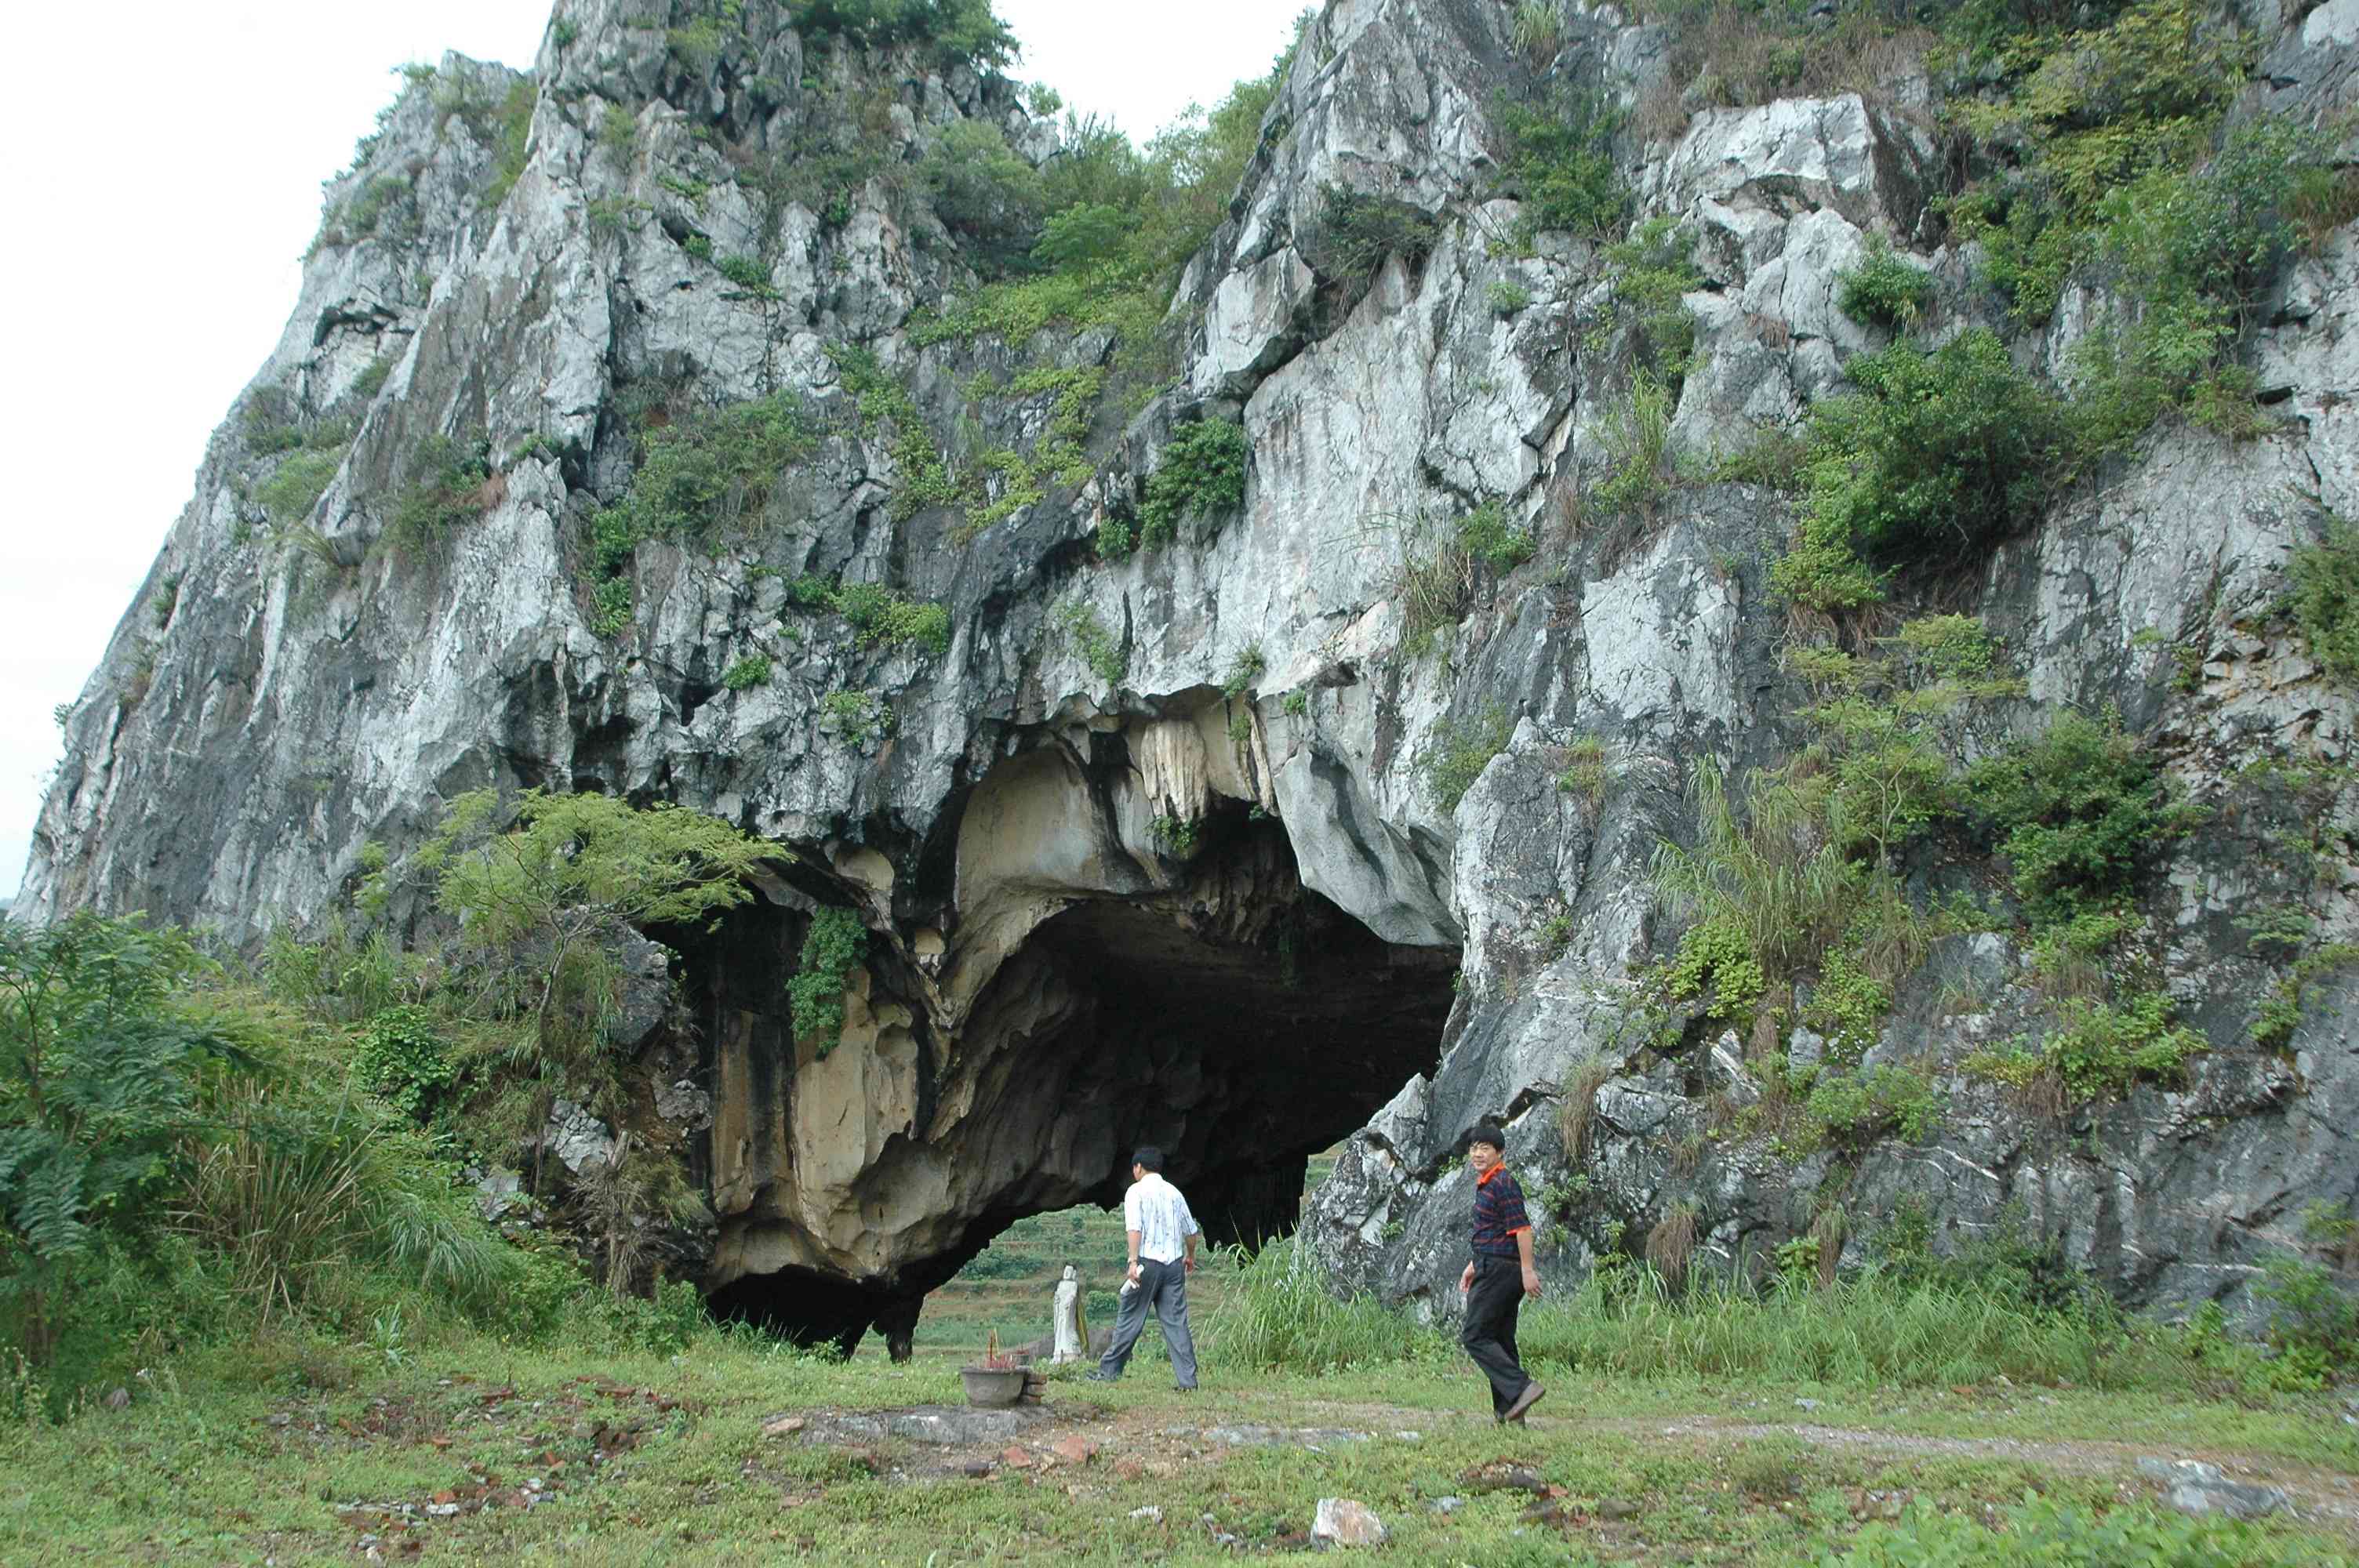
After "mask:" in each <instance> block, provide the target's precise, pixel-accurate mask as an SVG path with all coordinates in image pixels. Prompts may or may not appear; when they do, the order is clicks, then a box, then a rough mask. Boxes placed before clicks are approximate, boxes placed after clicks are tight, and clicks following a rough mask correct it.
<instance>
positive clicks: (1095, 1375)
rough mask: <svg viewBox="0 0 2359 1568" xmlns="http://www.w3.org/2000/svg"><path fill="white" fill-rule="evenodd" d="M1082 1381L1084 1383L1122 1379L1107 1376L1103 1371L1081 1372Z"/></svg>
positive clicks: (1113, 1381)
mask: <svg viewBox="0 0 2359 1568" xmlns="http://www.w3.org/2000/svg"><path fill="white" fill-rule="evenodd" d="M1082 1381H1083V1382H1084V1383H1119V1382H1121V1381H1122V1379H1121V1378H1120V1377H1113V1378H1109V1377H1107V1376H1106V1375H1105V1374H1104V1373H1103V1372H1084V1373H1082Z"/></svg>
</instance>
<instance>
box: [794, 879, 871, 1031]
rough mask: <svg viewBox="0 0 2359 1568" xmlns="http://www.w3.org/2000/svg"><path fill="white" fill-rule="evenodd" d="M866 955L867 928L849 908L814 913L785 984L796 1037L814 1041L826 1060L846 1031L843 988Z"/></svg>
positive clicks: (832, 908)
mask: <svg viewBox="0 0 2359 1568" xmlns="http://www.w3.org/2000/svg"><path fill="white" fill-rule="evenodd" d="M867 956H868V928H867V927H866V926H865V925H862V924H861V922H860V916H859V915H858V914H854V913H853V911H851V910H848V909H838V908H835V907H833V906H832V905H831V906H828V907H825V908H822V909H821V910H819V911H818V912H817V913H815V914H812V916H811V923H810V930H808V931H806V932H804V933H803V946H802V952H801V954H800V956H799V957H797V958H796V960H795V972H794V974H793V976H792V977H791V978H790V979H788V981H787V1004H788V1009H789V1011H790V1012H791V1015H792V1017H793V1019H794V1027H795V1038H796V1039H798V1040H813V1041H816V1042H817V1043H818V1045H817V1050H818V1053H819V1054H820V1055H821V1056H822V1057H824V1056H825V1055H826V1054H828V1053H829V1052H830V1051H832V1050H834V1049H835V1044H836V1040H837V1038H838V1036H840V1035H841V1034H842V1033H843V988H844V987H845V985H847V984H848V983H849V982H850V979H851V975H852V971H853V969H854V968H858V967H859V965H860V964H861V962H862V960H864V958H866V957H867Z"/></svg>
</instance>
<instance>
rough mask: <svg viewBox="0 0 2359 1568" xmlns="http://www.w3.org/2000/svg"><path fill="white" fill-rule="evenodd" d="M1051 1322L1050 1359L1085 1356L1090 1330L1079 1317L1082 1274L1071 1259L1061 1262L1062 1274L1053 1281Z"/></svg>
mask: <svg viewBox="0 0 2359 1568" xmlns="http://www.w3.org/2000/svg"><path fill="white" fill-rule="evenodd" d="M1054 1322H1055V1327H1056V1331H1057V1351H1056V1355H1055V1357H1053V1359H1055V1360H1057V1361H1060V1362H1064V1361H1079V1360H1082V1359H1083V1358H1084V1357H1087V1355H1088V1354H1089V1352H1088V1350H1087V1349H1086V1348H1085V1347H1086V1346H1088V1344H1089V1342H1090V1334H1089V1329H1088V1327H1087V1326H1086V1325H1084V1324H1083V1323H1082V1278H1081V1275H1080V1274H1079V1273H1077V1272H1075V1271H1074V1269H1073V1266H1072V1265H1071V1263H1068V1264H1066V1265H1065V1277H1064V1278H1063V1279H1062V1280H1060V1281H1057V1304H1056V1308H1055V1314H1054Z"/></svg>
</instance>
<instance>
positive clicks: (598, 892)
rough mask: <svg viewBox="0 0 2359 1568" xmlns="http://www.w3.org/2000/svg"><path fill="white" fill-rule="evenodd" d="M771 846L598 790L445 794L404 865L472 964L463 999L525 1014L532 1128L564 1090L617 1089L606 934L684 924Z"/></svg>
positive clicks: (702, 916) (600, 1096) (614, 1001)
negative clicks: (533, 1092)
mask: <svg viewBox="0 0 2359 1568" xmlns="http://www.w3.org/2000/svg"><path fill="white" fill-rule="evenodd" d="M776 858H777V849H776V848H775V847H774V846H772V845H769V844H766V843H765V842H763V841H762V840H761V839H758V838H750V837H748V836H746V835H745V834H743V833H740V832H739V831H738V830H737V829H735V828H734V827H730V826H729V825H728V824H727V823H725V822H722V821H720V820H718V819H717V818H714V817H711V816H702V815H701V814H699V813H697V812H693V811H682V810H679V809H678V808H677V807H673V806H651V807H648V808H647V809H644V810H642V809H637V808H634V807H633V806H630V805H628V804H627V803H625V802H624V801H621V800H617V799H615V798H614V797H613V796H611V795H590V794H583V795H549V794H545V793H543V792H541V791H539V790H527V791H525V792H524V793H523V794H522V795H518V796H516V797H515V798H514V799H513V800H505V801H504V800H503V799H501V797H500V796H499V795H497V794H496V793H495V792H494V791H490V790H478V791H474V792H473V793H471V794H467V795H460V796H459V797H458V798H456V799H455V800H453V801H451V805H450V806H449V808H448V810H447V811H446V812H445V813H444V815H443V818H442V821H441V822H440V824H439V825H438V826H437V827H436V828H435V830H434V832H433V833H432V834H431V835H430V836H429V838H427V840H426V841H425V843H424V844H423V845H421V846H420V847H419V849H418V850H417V852H416V853H414V854H413V855H411V856H410V858H409V860H408V863H407V866H406V867H405V868H404V870H405V871H406V873H407V874H408V876H410V877H413V878H415V879H417V880H418V881H420V882H422V883H424V884H426V885H429V886H430V887H431V888H432V889H433V892H434V897H435V903H436V905H437V907H438V908H440V910H441V911H442V912H443V913H444V914H447V915H449V916H450V917H451V919H452V920H453V921H454V922H456V924H457V936H456V938H455V941H456V944H457V947H458V951H459V952H460V953H461V954H462V955H463V956H464V957H467V958H468V959H470V960H472V965H471V968H472V972H473V974H474V976H475V977H476V995H475V997H474V999H473V1000H474V1005H475V1007H476V1009H477V1010H478V1011H482V1012H484V1013H486V1014H488V1015H489V1016H492V1017H495V1018H514V1019H519V1020H528V1021H529V1022H530V1032H529V1033H530V1051H531V1053H532V1057H533V1059H534V1061H535V1064H536V1066H537V1069H538V1071H539V1072H540V1073H541V1074H542V1075H543V1076H542V1090H541V1093H540V1095H539V1097H538V1098H539V1101H540V1104H539V1108H538V1110H536V1111H535V1112H534V1113H533V1116H532V1119H531V1120H529V1121H528V1122H527V1126H535V1127H537V1126H538V1125H539V1123H540V1121H541V1120H542V1119H545V1118H546V1116H547V1114H548V1102H549V1100H550V1099H552V1098H554V1097H555V1096H556V1094H557V1093H558V1092H559V1089H560V1087H562V1086H566V1085H569V1084H570V1085H571V1092H572V1093H573V1095H574V1098H578V1099H582V1101H583V1102H584V1103H585V1104H589V1105H591V1106H592V1108H597V1107H598V1106H600V1105H602V1104H603V1103H605V1102H606V1100H607V1099H608V1098H610V1097H611V1096H612V1095H613V1094H614V1092H615V1081H614V1076H613V1074H614V1063H613V1061H612V1060H611V1059H610V1057H609V1055H608V1054H607V1052H606V1049H605V1047H606V1030H607V1025H608V1022H609V1021H610V1020H612V1019H614V1017H615V1016H617V1014H618V1012H619V1010H620V1008H621V1004H622V994H623V991H622V988H623V984H624V975H623V973H622V971H621V969H620V968H618V967H617V965H616V964H615V962H614V958H613V957H611V948H612V946H613V945H614V943H616V942H617V941H622V940H626V939H628V938H629V937H630V936H631V935H632V934H633V933H635V932H636V931H638V930H643V929H645V928H647V927H648V926H651V925H694V924H697V923H699V922H701V921H705V920H709V919H712V917H714V916H716V915H718V914H721V913H722V912H723V911H725V910H729V909H734V908H735V907H736V906H737V905H739V904H742V903H745V901H746V900H747V899H748V898H749V897H751V896H752V892H751V890H750V888H749V887H748V886H747V883H746V880H745V879H746V877H747V876H748V875H749V874H750V873H751V872H753V871H755V870H756V869H757V868H758V867H760V866H762V865H763V864H764V863H766V862H767V861H769V860H774V859H776Z"/></svg>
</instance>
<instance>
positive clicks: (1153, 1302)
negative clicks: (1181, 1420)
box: [1090, 1143, 1203, 1392]
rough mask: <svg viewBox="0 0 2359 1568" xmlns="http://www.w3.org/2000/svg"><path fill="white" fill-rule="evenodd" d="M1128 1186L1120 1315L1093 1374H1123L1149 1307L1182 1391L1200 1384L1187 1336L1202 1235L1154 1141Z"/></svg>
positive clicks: (1137, 1157)
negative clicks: (1126, 1248)
mask: <svg viewBox="0 0 2359 1568" xmlns="http://www.w3.org/2000/svg"><path fill="white" fill-rule="evenodd" d="M1130 1182H1131V1186H1130V1191H1128V1192H1127V1193H1125V1194H1124V1195H1123V1198H1122V1221H1123V1228H1124V1229H1125V1230H1127V1231H1128V1232H1129V1233H1130V1271H1129V1272H1128V1274H1127V1275H1126V1276H1125V1281H1124V1284H1123V1287H1122V1312H1121V1313H1120V1314H1119V1315H1118V1316H1117V1317H1116V1318H1115V1319H1114V1343H1113V1344H1111V1345H1109V1346H1106V1353H1105V1358H1104V1359H1103V1360H1102V1361H1100V1362H1099V1363H1098V1369H1097V1370H1096V1371H1094V1372H1093V1373H1091V1374H1090V1376H1091V1378H1092V1379H1094V1380H1096V1381H1098V1382H1101V1383H1111V1382H1113V1381H1114V1380H1115V1379H1118V1378H1120V1377H1121V1376H1122V1369H1123V1368H1124V1367H1125V1366H1127V1365H1128V1364H1129V1361H1130V1347H1131V1346H1134V1345H1136V1344H1137V1343H1138V1336H1139V1334H1140V1332H1141V1331H1142V1330H1143V1329H1145V1328H1146V1327H1147V1308H1148V1307H1150V1306H1151V1307H1153V1308H1154V1309H1155V1315H1156V1318H1157V1320H1158V1322H1160V1323H1161V1324H1162V1325H1163V1348H1164V1349H1165V1350H1166V1351H1168V1352H1169V1354H1170V1357H1171V1379H1172V1384H1173V1386H1174V1387H1176V1388H1178V1389H1180V1390H1182V1391H1183V1392H1184V1391H1186V1390H1192V1389H1194V1388H1195V1386H1196V1341H1195V1339H1194V1338H1193V1337H1192V1336H1190V1334H1189V1333H1188V1276H1189V1275H1190V1274H1192V1273H1194V1272H1195V1271H1196V1238H1198V1237H1199V1236H1201V1235H1202V1234H1203V1231H1202V1228H1201V1227H1199V1226H1198V1225H1197V1223H1196V1217H1195V1216H1194V1215H1192V1214H1190V1213H1189V1212H1188V1200H1187V1199H1186V1198H1184V1197H1182V1196H1180V1189H1179V1188H1178V1187H1175V1186H1173V1185H1172V1184H1170V1183H1169V1182H1167V1181H1165V1180H1164V1179H1163V1151H1162V1150H1160V1149H1158V1148H1157V1147H1155V1145H1153V1144H1151V1143H1150V1144H1148V1145H1147V1146H1146V1147H1145V1148H1143V1149H1141V1150H1139V1151H1138V1152H1137V1153H1136V1154H1134V1155H1132V1156H1131V1159H1130Z"/></svg>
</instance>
